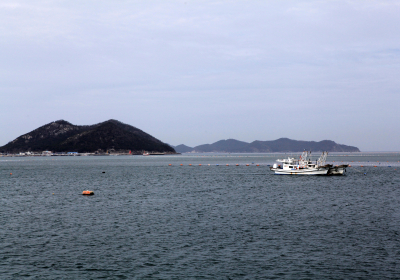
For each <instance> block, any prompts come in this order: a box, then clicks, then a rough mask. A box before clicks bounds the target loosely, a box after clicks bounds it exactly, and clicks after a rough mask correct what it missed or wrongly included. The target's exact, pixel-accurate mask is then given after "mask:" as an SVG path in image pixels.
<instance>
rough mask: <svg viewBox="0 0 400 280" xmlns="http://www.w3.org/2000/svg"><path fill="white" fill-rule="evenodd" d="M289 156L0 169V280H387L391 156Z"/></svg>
mask: <svg viewBox="0 0 400 280" xmlns="http://www.w3.org/2000/svg"><path fill="white" fill-rule="evenodd" d="M289 155H290V154H286V155H282V154H279V155H278V154H185V155H181V156H160V157H151V156H149V157H143V156H115V157H113V156H109V157H20V158H18V157H14V158H5V157H3V158H0V199H1V204H0V223H1V227H0V236H1V241H2V242H1V243H0V275H1V279H22V278H24V279H97V278H105V279H143V278H145V279H282V278H285V279H356V278H357V279H398V278H400V267H399V266H398V263H399V262H400V253H399V252H400V251H399V249H400V214H399V211H398V209H399V208H400V179H399V175H400V169H399V167H400V163H399V160H400V154H399V153H354V154H333V155H330V156H329V157H328V160H330V161H331V162H333V161H335V163H336V162H338V163H339V162H341V161H343V162H344V163H345V162H346V163H347V162H349V163H351V164H352V165H353V167H351V168H348V169H347V174H346V175H345V176H337V177H317V176H310V177H308V176H275V175H273V173H271V172H270V171H269V168H268V166H267V165H268V164H271V163H273V160H274V159H276V158H282V157H284V156H289ZM294 155H296V157H297V154H293V156H294ZM318 156H319V154H318ZM316 158H317V155H315V158H314V160H315V159H316ZM378 161H379V163H378ZM168 164H171V166H168ZM180 164H183V166H180ZM189 164H192V166H189ZM199 164H202V165H201V166H199ZM208 164H210V165H208ZM217 164H218V166H217ZM226 164H229V166H226ZM235 164H239V166H235ZM246 164H249V165H250V166H246ZM257 164H259V165H260V166H256V165H257ZM361 165H363V166H364V167H361ZM367 165H368V166H367ZM374 165H377V166H378V167H373V166H374ZM388 166H391V167H388ZM103 172H105V173H103ZM10 173H12V175H10ZM86 189H89V190H93V191H94V192H95V195H94V196H90V197H86V196H82V195H81V193H82V191H83V190H86Z"/></svg>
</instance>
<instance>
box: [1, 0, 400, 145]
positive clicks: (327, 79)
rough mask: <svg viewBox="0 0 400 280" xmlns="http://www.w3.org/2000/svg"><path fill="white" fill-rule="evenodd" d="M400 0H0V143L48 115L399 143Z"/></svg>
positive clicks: (149, 127) (180, 135)
mask: <svg viewBox="0 0 400 280" xmlns="http://www.w3.org/2000/svg"><path fill="white" fill-rule="evenodd" d="M399 15H400V2H399V1H386V0H379V1H368V0H365V1H341V0H338V1H328V0H327V1H302V0H297V1H285V0H280V1H267V0H265V1H259V0H251V1H235V0H232V1H223V0H221V1H218V0H215V1H207V0H202V1H188V0H184V1H173V0H171V1H155V0H154V1H153V0H149V1H123V0H120V1H109V0H108V1H101V0H96V1H91V0H85V1H74V0H69V1H51V0H46V1H35V0H33V1H32V0H29V1H19V0H13V1H8V0H0V102H1V107H0V108H1V109H0V146H1V145H5V144H6V143H8V142H9V141H12V140H13V139H15V138H17V137H18V136H20V135H23V134H25V133H28V132H29V131H32V130H34V129H36V128H38V127H40V126H42V125H44V124H47V123H50V122H52V121H56V120H60V119H63V120H66V121H69V122H70V123H72V124H76V125H88V124H95V123H99V122H102V121H106V120H108V119H116V120H119V121H121V122H124V123H127V124H130V125H133V126H135V127H137V128H139V129H142V130H143V131H145V132H147V133H149V134H151V135H153V136H154V137H156V138H158V139H160V140H161V141H163V142H166V143H169V144H172V145H178V144H186V145H188V146H192V147H193V146H196V145H200V144H206V143H213V142H216V141H218V140H221V139H229V138H233V139H237V140H241V141H246V142H252V141H254V140H275V139H278V138H281V137H287V138H290V139H295V140H306V141H321V140H333V141H335V142H337V143H339V144H346V145H352V146H356V147H358V148H359V149H360V150H361V151H400V141H399V139H400V129H399V124H398V123H399V120H400V110H399V105H400V28H399V26H400V16H399Z"/></svg>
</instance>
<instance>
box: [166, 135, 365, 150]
mask: <svg viewBox="0 0 400 280" xmlns="http://www.w3.org/2000/svg"><path fill="white" fill-rule="evenodd" d="M173 148H174V149H175V150H176V151H177V152H178V153H190V152H193V153H210V152H217V153H275V152H276V153H279V152H281V153H284V152H302V151H304V150H308V151H316V152H317V151H327V152H360V150H359V149H358V148H357V147H353V146H347V145H342V144H337V143H335V142H334V141H331V140H323V141H319V142H315V141H298V140H291V139H288V138H280V139H277V140H273V141H253V142H251V143H247V142H243V141H238V140H235V139H228V140H220V141H217V142H215V143H213V144H204V145H199V146H196V147H189V146H186V145H184V144H181V145H178V146H175V147H174V146H173Z"/></svg>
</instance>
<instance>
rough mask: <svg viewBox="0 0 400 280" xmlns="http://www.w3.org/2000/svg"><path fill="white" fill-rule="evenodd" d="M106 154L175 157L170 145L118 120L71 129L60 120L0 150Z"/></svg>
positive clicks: (68, 124)
mask: <svg viewBox="0 0 400 280" xmlns="http://www.w3.org/2000/svg"><path fill="white" fill-rule="evenodd" d="M47 150H48V151H53V152H79V153H85V152H96V151H98V152H106V151H116V152H119V151H125V152H126V151H132V154H141V153H143V151H149V152H163V153H175V150H174V149H173V148H172V147H170V146H169V145H167V144H165V143H163V142H161V141H160V140H158V139H156V138H154V137H153V136H151V135H150V134H147V133H146V132H144V131H142V130H140V129H138V128H136V127H133V126H131V125H127V124H124V123H122V122H119V121H117V120H108V121H105V122H102V123H98V124H94V125H73V124H71V123H69V122H67V121H64V120H59V121H55V122H51V123H48V124H46V125H43V126H41V127H39V128H37V129H35V130H33V131H31V132H29V133H27V134H24V135H22V136H20V137H18V138H16V139H15V140H13V141H11V142H9V143H8V144H6V145H4V146H2V147H0V152H3V153H4V152H6V153H19V152H26V151H32V152H41V151H47Z"/></svg>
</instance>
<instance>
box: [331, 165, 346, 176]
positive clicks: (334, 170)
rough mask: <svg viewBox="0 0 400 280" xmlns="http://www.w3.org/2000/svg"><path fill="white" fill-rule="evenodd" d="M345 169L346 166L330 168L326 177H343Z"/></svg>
mask: <svg viewBox="0 0 400 280" xmlns="http://www.w3.org/2000/svg"><path fill="white" fill-rule="evenodd" d="M346 167H348V165H339V166H333V167H330V168H329V171H328V175H344V173H345V172H346Z"/></svg>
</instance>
